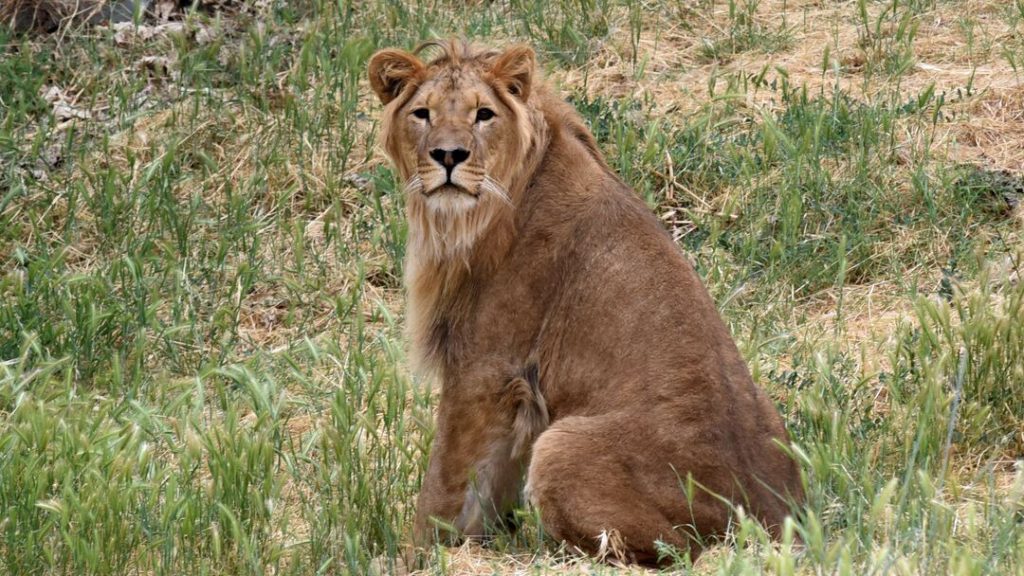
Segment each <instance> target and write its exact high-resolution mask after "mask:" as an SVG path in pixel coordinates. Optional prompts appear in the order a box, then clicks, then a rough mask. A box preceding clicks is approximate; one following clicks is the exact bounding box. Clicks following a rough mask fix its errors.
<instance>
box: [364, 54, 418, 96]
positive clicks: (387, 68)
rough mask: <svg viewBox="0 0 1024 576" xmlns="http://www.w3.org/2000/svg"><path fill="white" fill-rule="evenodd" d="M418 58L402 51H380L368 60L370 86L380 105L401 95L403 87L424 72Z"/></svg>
mask: <svg viewBox="0 0 1024 576" xmlns="http://www.w3.org/2000/svg"><path fill="white" fill-rule="evenodd" d="M425 68H426V67H425V66H424V65H423V62H421V61H420V59H419V58H417V57H415V56H413V55H412V54H409V53H408V52H405V51H403V50H395V49H387V50H381V51H380V52H377V53H376V54H374V55H373V57H372V58H370V86H371V87H372V88H373V91H374V92H376V93H377V97H378V98H380V101H381V104H385V105H387V103H388V102H391V101H392V100H394V99H395V98H398V95H399V94H401V93H402V90H403V89H404V88H405V86H406V85H407V84H408V83H409V82H410V81H412V80H416V79H418V78H419V77H420V76H421V75H422V73H423V71H424V70H425Z"/></svg>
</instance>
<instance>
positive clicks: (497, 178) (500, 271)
mask: <svg viewBox="0 0 1024 576" xmlns="http://www.w3.org/2000/svg"><path fill="white" fill-rule="evenodd" d="M427 48H430V49H431V50H434V51H436V52H437V56H436V57H435V58H434V59H432V60H430V61H424V60H421V59H420V57H419V54H421V53H422V51H423V50H424V49H427ZM369 79H370V85H371V87H372V89H373V91H374V92H375V93H376V95H377V96H378V98H379V99H380V102H381V103H382V105H383V106H384V109H383V116H382V123H381V140H382V147H383V148H384V150H385V151H386V154H387V156H388V157H389V158H390V160H391V161H392V163H393V165H394V167H395V169H396V171H397V173H398V175H399V177H400V178H401V182H402V183H403V186H404V191H403V194H404V195H405V201H406V210H407V217H408V224H409V228H408V242H407V253H406V265H405V279H404V280H405V286H406V291H407V298H408V307H407V315H406V322H407V327H408V330H409V338H410V347H411V352H412V357H413V358H414V362H415V365H416V369H417V370H419V371H420V372H421V373H430V374H433V375H434V376H435V377H436V378H437V379H438V380H439V381H440V400H439V403H438V407H437V416H436V434H435V437H434V440H433V444H432V446H431V452H430V459H429V464H428V467H427V470H426V472H425V476H424V478H423V483H422V487H421V491H420V494H419V498H418V502H417V509H416V518H415V521H414V527H413V542H414V543H415V545H417V546H427V545H430V544H431V543H433V542H436V541H437V539H438V537H442V538H444V539H445V540H446V541H451V540H452V539H459V538H481V537H486V536H488V535H491V534H493V533H494V531H495V530H499V529H501V528H502V527H503V526H504V525H505V521H506V519H507V518H508V515H509V513H510V511H512V510H513V509H514V508H515V507H516V506H518V505H520V504H522V503H523V499H525V501H526V502H525V503H527V504H529V505H531V506H533V507H535V509H536V510H538V514H539V518H540V522H541V524H542V527H543V530H544V531H545V533H546V534H548V535H550V536H552V537H553V538H555V539H556V540H557V541H561V542H564V543H566V544H568V545H569V546H572V547H576V548H578V549H580V550H582V551H583V552H586V553H589V554H594V555H598V554H601V553H605V552H607V550H606V548H607V544H608V542H609V541H610V540H611V541H612V542H613V543H614V544H615V552H616V553H617V554H618V555H619V557H620V558H624V559H626V560H629V561H634V562H638V563H642V564H657V563H659V562H661V561H663V558H662V557H660V556H659V546H658V544H657V543H659V542H660V543H663V544H668V545H671V546H674V547H675V548H677V549H679V550H680V551H681V552H684V553H685V552H689V553H690V554H691V557H692V558H695V557H696V555H697V554H699V553H700V546H699V545H696V543H698V542H704V541H706V539H708V538H715V537H718V536H721V535H722V534H724V533H725V532H726V531H727V530H728V527H729V525H730V522H731V520H732V517H733V514H734V512H735V510H737V509H738V508H739V507H742V508H743V509H744V510H745V511H746V513H747V514H749V515H751V516H753V517H755V518H756V519H757V520H759V521H760V522H761V523H762V524H763V525H764V526H765V527H767V529H768V530H769V532H770V533H771V534H773V535H774V536H776V537H778V536H779V535H780V534H781V527H782V526H783V522H784V521H785V519H786V517H787V515H788V514H789V513H790V511H791V510H792V509H793V508H792V507H794V506H797V505H799V503H800V502H801V501H802V500H803V487H802V482H801V477H800V473H799V470H798V467H797V465H796V463H795V462H794V461H793V459H792V458H791V457H790V455H789V454H788V452H787V446H788V442H789V440H788V437H787V434H786V430H785V429H784V427H783V423H782V419H781V417H780V415H779V412H778V411H777V409H776V408H775V407H774V405H773V403H772V402H771V400H770V399H769V398H768V397H767V396H766V395H765V393H764V392H762V391H761V390H760V389H759V388H758V387H757V386H755V384H754V382H753V380H752V378H751V376H750V372H749V371H748V369H747V367H746V364H745V363H744V361H743V359H742V357H741V355H740V352H739V350H738V349H737V347H736V344H735V343H734V342H733V340H732V337H731V336H730V334H729V331H728V329H727V328H726V326H725V324H724V322H723V321H722V319H721V317H720V316H719V314H718V311H717V310H716V308H715V305H714V302H713V301H712V299H711V297H710V295H709V294H708V292H707V290H706V289H705V288H704V286H703V284H702V283H701V280H700V278H699V277H698V275H697V273H696V272H695V271H694V269H693V268H692V267H691V265H690V263H689V262H688V260H687V258H686V256H685V255H684V254H683V253H682V251H681V250H680V249H679V247H678V246H677V245H676V244H675V243H674V242H673V240H672V238H671V237H670V235H669V234H668V232H667V231H666V230H665V229H664V228H663V226H662V225H661V223H660V221H659V220H658V219H657V218H656V217H655V216H654V215H653V214H652V213H651V211H650V210H649V209H648V208H647V206H646V205H645V204H644V202H643V201H642V200H641V199H639V198H638V197H637V195H636V194H635V193H634V192H633V191H632V190H631V189H630V187H629V186H627V185H626V184H625V183H624V182H623V181H622V180H621V179H619V177H618V176H616V174H615V173H614V172H613V171H612V170H611V169H610V168H609V166H608V164H607V163H606V162H605V160H604V158H603V156H602V154H601V152H600V150H599V149H598V146H597V142H596V141H595V139H594V137H593V136H592V135H591V133H590V131H589V130H588V129H587V127H586V125H585V124H584V122H583V120H582V118H581V117H580V116H579V115H578V114H577V113H576V111H575V110H574V109H573V108H572V107H571V106H570V105H569V104H568V103H566V102H565V101H563V100H562V99H561V98H560V97H559V96H558V95H557V94H556V93H555V92H554V90H553V89H551V88H549V87H548V86H547V85H545V83H544V82H543V81H542V80H541V78H540V75H539V73H538V72H537V70H536V63H535V56H534V52H533V51H532V49H530V48H529V47H528V46H524V45H516V46H512V47H509V48H507V49H505V50H495V49H489V48H482V47H478V46H475V45H470V44H468V43H465V42H461V41H450V42H440V41H435V42H428V43H427V44H425V45H423V46H421V47H420V48H418V49H417V50H415V51H414V52H412V53H410V52H406V51H403V50H397V49H386V50H382V51H380V52H377V53H376V54H375V55H374V56H373V57H372V58H371V60H370V63H369Z"/></svg>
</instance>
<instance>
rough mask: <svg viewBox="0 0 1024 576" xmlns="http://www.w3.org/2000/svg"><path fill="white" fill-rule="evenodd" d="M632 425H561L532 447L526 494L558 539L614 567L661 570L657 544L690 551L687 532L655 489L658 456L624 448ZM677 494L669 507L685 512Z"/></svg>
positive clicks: (590, 421)
mask: <svg viewBox="0 0 1024 576" xmlns="http://www.w3.org/2000/svg"><path fill="white" fill-rule="evenodd" d="M631 424H633V423H630V422H626V421H625V420H624V419H623V420H620V419H618V418H616V417H615V416H614V415H608V416H598V417H588V418H584V417H568V418H565V419H562V420H559V421H557V422H555V423H554V424H553V425H552V426H551V427H550V428H549V429H548V430H547V431H546V432H544V433H543V434H541V436H540V437H539V438H538V439H537V442H536V443H535V444H534V447H533V457H532V459H531V462H530V467H529V472H528V475H527V486H526V491H527V493H528V494H527V495H528V498H529V499H530V502H531V504H533V505H534V506H536V507H537V508H538V509H539V512H540V518H541V523H542V524H543V526H544V530H545V532H546V533H547V534H549V535H551V536H552V537H554V538H555V539H557V540H560V541H564V542H566V543H568V544H569V545H570V546H574V547H577V548H579V549H580V550H582V551H583V552H586V553H587V554H591V555H594V556H598V557H603V558H605V559H608V560H620V561H633V562H638V563H641V564H647V565H655V564H658V563H659V562H660V561H661V559H660V558H659V554H658V550H657V547H656V544H655V542H658V541H660V542H663V543H665V544H669V545H671V546H673V547H675V548H676V549H678V550H679V551H680V552H685V551H687V550H689V549H690V547H689V542H688V540H687V538H686V537H684V533H685V527H679V526H674V525H673V524H672V522H671V521H670V520H669V518H668V517H667V516H666V515H665V512H664V510H665V506H666V504H667V503H666V502H664V501H662V500H663V499H664V495H663V494H662V493H652V492H651V490H650V489H649V487H650V480H651V472H652V469H653V465H654V464H655V458H656V456H654V455H652V454H649V453H644V452H645V451H646V449H647V447H644V446H639V445H633V443H631V442H626V441H624V434H623V431H624V430H628V429H629V428H630V427H631ZM633 439H634V440H635V439H636V437H635V436H634V437H633ZM638 444H639V443H638ZM661 465H662V466H663V467H664V468H666V469H668V468H669V466H668V465H667V464H666V463H665V462H664V460H661ZM656 476H657V477H660V478H659V479H662V480H663V479H664V478H666V475H665V474H664V473H662V474H657V475H656ZM670 484H672V485H674V486H678V484H676V483H675V482H672V481H671V480H670ZM673 491H674V492H675V494H674V496H673V497H672V500H673V502H672V503H671V505H675V506H679V507H684V506H686V504H685V497H684V496H683V491H682V489H678V488H676V489H674V490H673ZM699 551H700V550H699V548H697V549H694V550H693V551H692V554H693V555H694V556H695V555H696V554H698V553H699Z"/></svg>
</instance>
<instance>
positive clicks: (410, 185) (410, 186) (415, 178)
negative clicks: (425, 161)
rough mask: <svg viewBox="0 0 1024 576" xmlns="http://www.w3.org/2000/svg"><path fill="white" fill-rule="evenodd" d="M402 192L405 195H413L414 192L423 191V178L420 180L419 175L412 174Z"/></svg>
mask: <svg viewBox="0 0 1024 576" xmlns="http://www.w3.org/2000/svg"><path fill="white" fill-rule="evenodd" d="M404 191H405V193H406V194H413V193H416V192H422V191H423V178H420V175H419V174H413V175H412V178H409V179H408V180H407V181H406V182H405V188H404Z"/></svg>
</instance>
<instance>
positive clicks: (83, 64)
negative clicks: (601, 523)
mask: <svg viewBox="0 0 1024 576" xmlns="http://www.w3.org/2000/svg"><path fill="white" fill-rule="evenodd" d="M182 22H183V25H181V26H172V27H164V28H160V29H156V28H154V25H155V23H153V22H148V23H143V25H142V27H139V28H135V27H128V28H122V29H116V30H111V29H109V28H104V27H76V26H75V25H72V24H70V23H69V24H67V26H66V27H65V28H62V29H61V30H59V31H57V32H54V33H46V34H42V33H36V34H28V35H26V34H22V33H17V34H16V33H14V32H13V31H10V30H6V29H3V28H0V46H2V50H3V56H2V57H0V262H2V265H0V511H2V513H0V572H3V573H10V574H138V573H144V574H252V573H259V574H266V573H279V574H314V573H316V574H340V573H358V574H361V573H367V572H373V571H378V572H381V571H382V572H390V571H393V570H396V569H398V567H400V565H401V561H400V558H399V557H400V554H401V551H402V546H403V543H404V542H405V541H406V537H407V531H408V527H409V524H410V518H411V513H412V509H411V504H412V502H413V500H414V497H415V494H416V492H417V490H418V485H419V482H420V478H421V475H422V472H423V469H424V467H425V464H426V459H427V456H428V454H427V447H428V446H429V442H430V439H431V434H432V416H431V410H432V406H433V403H434V401H435V399H436V396H435V392H434V391H432V389H431V386H430V384H429V383H428V382H421V381H419V380H418V379H417V377H416V376H415V375H412V374H410V373H409V372H408V370H407V367H406V366H407V363H406V359H405V356H404V339H403V317H402V311H403V304H402V303H403V298H402V292H401V275H402V270H401V267H402V261H401V255H402V253H403V251H404V243H405V233H406V231H405V223H404V219H403V206H402V198H401V197H400V195H398V194H397V192H396V186H395V183H394V181H393V179H392V175H391V173H390V170H389V169H388V167H387V166H386V164H385V163H384V162H383V159H382V157H381V155H380V154H379V153H378V151H377V150H376V148H375V144H374V142H375V139H376V135H377V131H378V130H379V125H378V122H377V118H378V112H379V107H378V105H377V104H376V103H375V102H374V101H373V99H372V97H371V95H370V92H369V90H368V87H367V85H366V82H365V79H364V75H365V72H364V70H365V64H366V60H367V58H368V57H369V55H370V54H372V52H373V51H374V50H375V49H376V48H378V47H383V46H388V45H398V46H405V47H411V46H413V45H414V44H416V43H417V41H418V40H420V39H422V38H426V37H429V36H431V35H434V34H440V35H445V36H447V35H460V34H461V35H466V36H468V37H475V38H481V39H485V40H487V41H490V42H492V43H499V44H500V43H503V42H507V41H510V40H512V39H519V40H525V41H528V42H530V43H531V44H532V45H533V46H535V48H536V49H537V50H538V52H539V53H540V55H541V58H542V61H543V62H544V65H545V67H546V71H547V74H548V76H549V78H550V79H551V81H553V82H555V83H556V84H557V85H559V86H560V87H561V89H562V90H563V93H565V94H566V96H567V98H569V99H570V101H571V102H572V103H573V104H574V105H575V106H576V107H577V109H578V110H580V112H581V113H582V114H583V115H584V117H585V118H586V119H587V121H588V123H589V124H590V125H591V127H592V130H593V131H594V133H595V135H596V136H597V137H598V140H599V142H600V145H601V147H602V148H603V149H604V151H605V153H606V155H607V157H608V159H609V161H610V163H611V164H612V166H613V167H614V168H615V169H616V170H617V171H618V172H619V173H620V174H621V175H622V176H623V177H624V179H625V180H627V181H628V182H630V183H631V184H632V185H633V186H634V187H635V189H636V190H637V192H638V194H640V195H641V196H642V197H643V198H644V199H645V200H646V201H647V202H648V204H649V205H650V206H651V208H652V209H653V210H654V211H655V212H656V213H657V214H658V215H659V216H660V217H661V218H662V219H663V221H664V222H665V224H666V227H667V228H668V229H669V230H670V231H671V233H672V234H673V236H674V237H675V238H676V239H677V241H678V242H679V244H680V245H681V246H682V247H683V248H685V249H686V250H687V252H688V253H689V254H690V255H691V257H692V259H693V261H694V262H695V263H696V266H697V268H698V270H699V271H700V273H701V275H702V276H703V277H704V278H705V280H706V282H707V284H708V287H709V289H710V291H711V293H712V295H713V296H714V297H715V298H716V300H717V302H718V303H719V306H720V308H721V309H722V311H723V315H724V316H725V318H726V320H727V322H728V323H729V325H730V327H731V329H732V331H733V334H734V336H735V337H736V339H737V342H738V343H739V345H740V347H741V350H742V351H743V353H744V355H745V356H746V358H747V360H748V362H749V364H750V366H751V369H752V371H753V373H754V375H755V377H756V378H757V380H758V381H759V382H760V383H761V384H762V385H763V386H764V387H765V388H766V389H767V390H768V392H769V393H770V394H771V396H772V397H773V398H774V399H775V401H776V403H777V405H778V406H779V408H780V410H781V411H782V412H783V415H784V417H785V419H786V421H787V425H788V427H789V429H790V431H791V433H792V436H793V439H794V448H793V449H794V454H795V457H796V458H797V459H798V460H799V462H800V463H801V466H802V469H803V471H804V473H805V475H806V481H807V488H808V502H807V505H806V507H805V509H804V510H803V511H802V517H801V518H800V520H799V521H796V522H794V523H793V524H792V525H791V526H789V527H788V529H789V530H790V533H791V534H792V535H794V536H798V537H799V538H800V539H802V540H803V542H804V544H805V547H804V548H803V549H799V548H797V547H793V546H791V545H789V544H782V545H778V544H774V545H773V544H770V543H768V541H767V540H766V538H765V535H764V533H763V531H761V530H760V529H759V528H758V527H757V526H756V525H755V524H754V523H753V522H751V521H750V520H749V519H746V518H745V517H743V516H740V517H738V519H737V522H736V526H735V530H734V531H733V534H732V536H731V538H730V540H731V545H717V546H713V547H711V548H710V549H709V550H708V551H707V552H706V553H705V554H704V555H703V556H702V557H701V558H700V559H699V560H697V562H696V563H693V562H691V561H690V559H689V558H685V557H682V558H677V560H678V567H679V568H680V569H681V570H693V571H695V572H697V573H722V574H747V573H765V572H767V573H774V574H795V573H800V574H818V573H836V574H868V573H871V574H874V573H884V574H890V573H896V574H921V573H927V574H946V573H955V574H988V573H998V574H1022V573H1024V530H1021V525H1022V522H1024V464H1022V462H1024V460H1022V457H1024V402H1022V400H1021V397H1022V396H1021V394H1020V390H1022V389H1024V372H1022V370H1024V357H1022V356H1024V282H1022V281H1021V274H1022V272H1021V270H1022V267H1024V263H1022V260H1021V258H1022V257H1024V251H1022V248H1024V246H1022V242H1021V229H1022V222H1024V220H1022V216H1021V212H1020V210H1021V209H1020V207H1019V206H1020V203H1021V201H1022V195H1024V194H1022V190H1024V181H1022V175H1021V171H1022V169H1024V153H1022V152H1021V151H1020V147H1019V142H1020V138H1021V137H1024V133H1022V132H1021V129H1020V126H1022V125H1024V119H1022V118H1021V117H1020V116H1019V110H1020V109H1021V108H1020V104H1021V103H1022V102H1024V85H1022V84H1021V80H1020V76H1021V74H1020V68H1021V65H1022V64H1021V63H1022V62H1024V52H1022V51H1021V47H1022V46H1024V10H1022V6H1021V5H1020V2H1019V1H1018V2H1016V3H1011V4H1008V5H1007V4H1004V3H1000V2H995V1H988V0H965V1H963V2H959V1H953V0H943V1H929V2H923V1H916V2H902V1H896V0H885V1H881V2H865V1H860V2H841V3H826V4H820V3H799V2H792V1H791V2H788V3H787V2H784V1H781V0H780V1H775V0H761V1H760V2H756V1H747V0H743V1H737V2H732V1H730V2H700V3H696V4H693V5H692V6H686V7H680V6H676V5H672V4H670V3H663V2H659V1H657V0H655V1H643V0H609V1H603V0H595V1H586V2H576V1H569V0H562V1H559V2H554V3H551V2H532V1H528V0H523V1H511V2H501V3H489V4H488V3H483V4H473V3H471V5H470V6H468V7H467V4H466V3H454V4H453V3H450V2H446V1H440V2H427V3H396V2H387V1H379V2H365V3H356V4H349V3H332V2H322V1H320V0H305V1H302V2H289V3H270V4H268V5H267V6H266V7H263V8H247V9H244V10H243V9H238V8H236V9H235V10H234V11H229V12H227V13H222V14H217V13H213V12H204V11H203V10H201V9H199V8H195V9H193V10H192V11H191V12H189V13H188V14H186V15H185V16H184V17H183V19H182ZM946 23H949V24H948V25H947V24H946ZM952 23H958V24H956V25H953V24H952ZM522 514H523V518H522V520H523V528H522V529H521V530H520V531H519V532H517V533H516V534H510V535H505V536H503V537H501V538H499V539H497V540H496V541H495V542H493V543H491V544H490V545H489V546H488V547H485V548H481V547H479V546H467V547H463V548H460V549H453V550H447V549H439V550H437V551H436V553H435V554H434V555H433V556H432V557H431V558H430V559H429V561H428V565H427V567H426V572H428V573H459V574H461V573H481V574H482V573H488V574H489V573H493V572H498V573H513V572H515V573H521V572H526V573H546V572H557V573H575V572H586V571H591V572H598V573H617V572H618V571H619V569H617V568H614V567H612V566H607V565H602V564H594V563H592V562H590V561H588V560H585V559H580V558H577V557H576V556H574V555H573V554H572V551H567V550H560V549H559V548H558V546H557V544H556V543H554V542H551V541H549V540H548V539H546V538H545V536H544V534H543V531H542V530H541V528H540V526H539V524H538V523H537V521H536V518H535V517H534V516H533V515H532V514H531V513H530V512H528V511H524V512H523V513H522ZM790 542H791V541H790ZM667 552H668V553H671V551H667Z"/></svg>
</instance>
